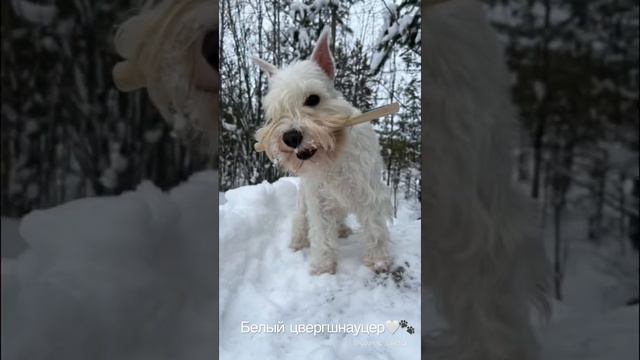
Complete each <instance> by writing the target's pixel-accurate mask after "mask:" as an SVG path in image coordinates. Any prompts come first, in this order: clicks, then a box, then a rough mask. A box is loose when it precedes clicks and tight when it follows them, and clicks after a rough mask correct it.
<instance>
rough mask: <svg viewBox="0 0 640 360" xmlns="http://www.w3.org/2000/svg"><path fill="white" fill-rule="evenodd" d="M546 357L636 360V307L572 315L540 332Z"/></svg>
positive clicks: (577, 359) (550, 359)
mask: <svg viewBox="0 0 640 360" xmlns="http://www.w3.org/2000/svg"><path fill="white" fill-rule="evenodd" d="M540 333H541V340H542V343H543V348H544V354H545V356H543V359H545V360H560V359H562V360H609V359H615V360H637V359H638V358H639V356H640V355H639V354H638V306H633V307H625V308H621V309H618V310H615V311H611V312H608V313H606V314H603V315H599V316H592V317H585V316H580V317H573V318H568V319H565V320H562V321H558V322H555V323H553V324H550V325H549V326H548V327H547V328H543V329H541V331H540Z"/></svg>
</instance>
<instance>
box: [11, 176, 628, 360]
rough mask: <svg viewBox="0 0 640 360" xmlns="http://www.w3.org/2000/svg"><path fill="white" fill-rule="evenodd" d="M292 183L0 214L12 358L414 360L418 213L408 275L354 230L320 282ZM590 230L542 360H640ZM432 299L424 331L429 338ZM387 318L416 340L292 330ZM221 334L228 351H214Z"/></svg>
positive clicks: (399, 231) (400, 223)
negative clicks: (296, 236)
mask: <svg viewBox="0 0 640 360" xmlns="http://www.w3.org/2000/svg"><path fill="white" fill-rule="evenodd" d="M297 185H298V182H297V180H296V179H294V178H283V179H280V180H278V181H276V182H275V183H273V184H269V183H266V182H265V183H262V184H258V185H252V186H244V187H240V188H236V189H233V190H230V191H228V192H226V193H220V192H217V173H215V172H202V173H199V174H196V175H194V176H192V177H191V178H190V179H189V180H188V181H187V182H185V183H183V184H182V185H180V186H178V187H176V188H174V189H172V190H170V191H168V192H162V191H161V190H160V189H158V188H157V187H155V186H154V185H153V184H151V183H149V182H144V183H142V184H141V185H140V186H138V188H137V189H136V190H135V191H131V192H127V193H125V194H123V195H120V196H115V197H101V198H85V199H80V200H75V201H72V202H69V203H66V204H63V205H60V206H56V207H53V208H50V209H44V210H37V211H34V212H32V213H30V214H28V215H27V216H25V217H24V218H22V219H21V220H19V219H10V218H4V217H3V218H2V256H3V258H2V314H1V318H2V332H1V336H2V345H3V346H2V350H1V351H2V358H3V359H5V358H6V359H13V358H24V359H33V360H40V359H49V358H62V359H71V360H73V359H97V360H100V359H125V360H133V359H160V360H162V359H167V360H169V359H195V360H199V359H210V358H215V354H217V353H218V351H219V352H220V358H221V359H234V360H235V359H239V360H242V359H256V358H260V359H285V360H286V359H374V360H375V359H418V358H419V356H420V354H419V353H420V336H421V335H424V334H425V333H426V332H427V331H429V330H432V329H435V328H437V327H438V326H440V325H441V322H439V321H440V320H439V319H438V317H437V315H436V312H435V309H434V308H433V304H432V299H431V298H430V297H429V296H427V297H425V298H423V299H422V300H421V298H420V293H421V285H420V273H419V269H420V251H421V250H420V241H419V239H420V222H419V220H416V218H417V217H418V216H419V213H420V209H419V206H418V205H417V204H416V203H413V202H410V201H405V200H401V201H400V208H399V211H398V216H397V218H396V219H395V220H394V222H393V224H392V225H391V227H390V230H391V234H392V239H393V244H392V246H391V251H392V253H393V254H394V257H395V259H396V264H397V265H399V266H402V267H403V269H404V272H401V271H397V272H396V274H393V276H384V275H382V276H381V275H375V274H373V273H372V272H371V271H370V270H369V269H368V268H366V267H365V266H364V265H363V264H362V262H361V260H360V256H361V254H362V246H363V245H362V242H361V241H360V239H358V233H357V231H356V233H355V234H354V235H352V236H350V237H349V238H347V239H341V241H340V252H339V264H338V270H337V274H336V275H326V274H325V275H321V276H318V277H314V276H310V275H309V274H308V270H309V259H308V255H309V254H308V250H303V251H302V252H292V251H290V250H289V249H288V247H287V243H288V240H289V236H290V226H291V217H292V215H293V211H294V209H295V198H296V191H297ZM216 194H217V197H218V201H219V205H218V210H219V219H220V221H219V223H220V228H219V242H218V243H216V241H215V236H214V235H212V234H215V227H214V224H215V222H214V221H212V218H211V217H212V216H214V214H215V213H216V209H215V206H216V205H217V203H216V200H215V199H216ZM349 223H350V225H351V226H352V227H354V228H356V230H357V226H356V225H357V223H356V222H355V221H354V219H351V218H350V219H349ZM581 229H584V224H581V223H579V222H575V223H571V222H569V223H567V224H566V233H568V234H571V236H572V238H571V241H570V244H571V249H570V252H571V256H570V257H569V263H568V264H567V273H566V278H565V286H564V287H563V290H564V292H565V298H564V300H563V302H562V303H556V304H555V305H554V308H555V309H554V316H553V318H552V320H551V323H550V324H548V325H539V326H538V328H537V332H538V334H539V336H540V338H541V342H542V344H543V348H544V350H543V353H544V357H543V360H557V359H562V360H609V359H616V360H631V359H637V358H638V342H637V339H638V307H637V306H624V300H625V299H627V296H628V294H624V293H620V292H619V291H612V289H613V287H615V286H616V284H619V282H620V278H619V277H617V276H616V274H615V273H611V272H606V271H604V272H603V267H602V258H601V256H600V254H601V253H602V249H597V248H596V247H595V246H594V245H589V244H588V243H586V242H584V241H582V240H580V238H581V237H584V235H583V234H581V232H580V231H581ZM547 237H548V235H547ZM216 244H218V246H219V251H220V259H219V269H220V277H219V285H220V287H219V296H218V289H216V288H215V287H214V284H215V279H214V275H215V272H214V271H212V270H211V269H212V268H213V267H214V266H215V262H214V259H213V258H212V254H213V253H214V250H215V248H214V246H216ZM634 256H635V258H634V261H635V263H633V265H632V267H635V268H636V269H637V254H635V255H634ZM637 275H638V274H637V271H636V272H635V274H633V276H635V283H636V284H637ZM216 298H217V299H218V301H219V313H218V315H219V321H220V322H219V327H218V328H217V327H216V322H215V318H216V313H215V311H216V306H215V303H216ZM421 301H423V302H424V303H425V305H426V309H427V311H428V313H427V314H426V315H427V317H428V318H429V319H430V322H429V324H427V326H428V328H427V329H421V328H420V314H421V310H420V305H421ZM387 320H407V321H408V322H409V324H410V325H411V326H413V327H414V328H415V330H416V333H415V334H413V335H410V334H409V333H407V332H406V330H405V329H403V328H400V329H398V331H397V332H396V333H395V334H393V335H392V334H390V333H389V332H388V330H386V328H385V330H384V333H382V334H380V335H376V334H363V333H360V334H358V335H357V336H356V335H354V334H352V333H349V334H346V333H335V332H331V333H329V332H325V333H322V334H315V335H314V334H313V333H299V334H295V333H293V332H291V331H290V329H291V327H290V326H292V325H293V326H297V325H300V324H303V325H305V324H316V323H317V324H327V325H331V324H353V325H362V324H364V325H367V324H383V323H384V322H386V321H387ZM242 321H247V322H249V323H248V324H254V325H259V324H266V325H270V326H272V327H273V326H274V325H276V324H278V321H281V322H282V323H281V324H283V325H284V331H283V332H281V333H264V332H261V333H256V332H254V333H243V332H242V327H241V325H242ZM218 331H220V338H219V339H220V348H219V349H217V348H214V347H213V342H212V341H211V338H212V337H215V336H217V332H218Z"/></svg>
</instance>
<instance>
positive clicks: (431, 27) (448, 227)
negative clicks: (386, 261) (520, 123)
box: [422, 0, 550, 360]
mask: <svg viewBox="0 0 640 360" xmlns="http://www.w3.org/2000/svg"><path fill="white" fill-rule="evenodd" d="M423 4H424V5H426V9H424V12H423V14H424V15H425V16H424V19H423V24H424V28H423V54H424V75H423V82H424V84H425V91H424V93H423V96H424V98H423V99H424V100H423V114H424V118H425V127H424V134H425V138H424V149H425V150H424V162H425V166H424V172H423V177H424V183H425V195H426V196H425V197H424V201H423V206H424V208H423V209H424V217H423V251H422V254H423V264H424V269H425V278H424V280H425V281H426V282H425V283H424V284H423V285H425V288H428V289H429V290H430V291H432V292H433V294H434V296H435V299H436V301H437V305H438V307H439V310H440V313H441V314H442V315H443V316H444V318H445V319H446V320H447V322H448V325H449V328H450V332H449V334H450V335H452V337H451V338H452V340H453V342H452V343H449V345H448V346H439V344H442V343H443V342H442V341H435V343H434V342H432V341H426V342H425V343H426V344H427V346H426V349H425V350H426V351H427V354H425V357H426V358H428V359H465V360H532V359H537V358H538V357H539V355H538V353H539V350H538V346H537V342H536V339H535V336H534V332H533V329H532V326H531V323H530V319H529V317H530V309H531V307H532V305H535V306H537V307H538V308H540V309H542V310H544V311H545V312H548V311H549V310H548V308H549V304H548V299H547V296H548V288H549V286H548V285H549V280H550V271H549V269H550V267H549V264H548V261H547V259H546V256H545V250H544V246H543V243H542V241H540V240H541V239H540V238H539V237H538V236H537V235H538V234H536V232H535V231H533V229H534V227H535V226H536V224H537V219H536V217H535V216H534V213H533V211H532V210H533V209H532V206H531V204H528V203H527V202H526V201H525V199H523V198H522V196H521V195H520V194H519V193H518V192H516V191H514V189H513V186H512V176H511V166H510V163H511V154H512V142H513V140H514V139H517V132H516V129H517V128H516V125H517V121H516V119H517V115H516V112H515V110H514V108H513V106H512V104H511V101H510V96H509V85H510V81H509V79H510V78H509V73H508V71H507V69H506V67H505V61H504V59H503V57H502V51H501V49H500V48H499V47H498V46H497V40H496V35H495V33H494V31H493V30H492V28H491V27H490V25H489V23H488V21H487V19H486V14H485V12H484V10H483V8H482V5H481V4H480V2H478V1H474V0H448V1H442V0H427V1H426V4H425V3H423ZM443 339H445V337H442V338H438V339H436V340H443ZM430 340H433V339H430Z"/></svg>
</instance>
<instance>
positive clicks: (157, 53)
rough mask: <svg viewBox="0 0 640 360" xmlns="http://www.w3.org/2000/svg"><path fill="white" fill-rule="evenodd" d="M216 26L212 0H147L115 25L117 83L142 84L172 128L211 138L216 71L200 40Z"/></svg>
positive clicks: (126, 86)
mask: <svg viewBox="0 0 640 360" xmlns="http://www.w3.org/2000/svg"><path fill="white" fill-rule="evenodd" d="M217 29H218V13H217V7H216V5H215V3H214V2H212V1H209V0H163V1H147V2H146V4H145V6H143V7H142V9H141V10H140V12H139V14H137V15H135V16H133V17H131V18H130V19H128V20H127V21H125V22H124V23H123V24H122V25H120V27H119V28H118V32H117V34H116V37H115V48H116V51H117V52H118V54H119V55H120V56H122V57H123V58H124V59H125V60H124V61H121V62H120V63H118V64H116V66H115V67H114V69H113V78H114V82H115V84H116V86H117V87H118V89H120V90H122V91H132V90H136V89H139V88H143V87H146V88H147V92H148V93H149V96H150V98H151V100H152V101H153V103H154V105H155V106H156V107H157V108H158V110H159V111H160V113H161V114H162V116H163V117H164V118H165V120H166V121H168V122H169V123H170V124H171V125H172V126H173V129H174V130H175V131H176V133H178V134H180V135H184V134H196V135H200V134H203V133H204V134H207V135H209V136H208V137H209V138H210V139H209V140H211V141H215V139H214V137H215V133H214V130H215V124H216V119H215V118H216V113H215V107H216V101H217V92H218V91H217V90H218V74H217V72H216V70H215V69H214V68H213V67H212V66H210V65H209V64H208V63H207V59H206V58H205V56H203V44H204V42H205V39H207V37H206V36H207V34H209V33H211V32H213V31H216V32H217ZM211 45H213V44H208V45H206V46H209V47H211ZM215 46H217V44H216V45H215Z"/></svg>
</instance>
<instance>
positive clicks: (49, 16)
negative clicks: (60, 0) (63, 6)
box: [11, 0, 58, 25]
mask: <svg viewBox="0 0 640 360" xmlns="http://www.w3.org/2000/svg"><path fill="white" fill-rule="evenodd" d="M11 5H12V6H13V11H15V13H16V14H17V15H18V16H20V17H22V18H23V19H25V20H27V21H29V22H32V23H34V24H39V25H49V24H51V22H52V21H53V20H54V19H55V18H56V16H57V15H58V9H57V8H56V7H55V5H44V4H36V3H33V2H31V1H27V0H11Z"/></svg>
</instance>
